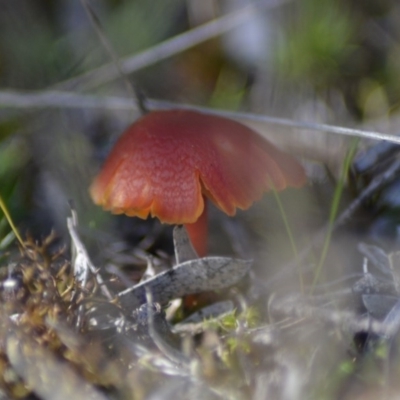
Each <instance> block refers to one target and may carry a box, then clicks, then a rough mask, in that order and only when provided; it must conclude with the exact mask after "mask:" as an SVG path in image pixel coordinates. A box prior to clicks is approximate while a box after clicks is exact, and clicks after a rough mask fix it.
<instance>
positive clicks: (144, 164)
mask: <svg viewBox="0 0 400 400" xmlns="http://www.w3.org/2000/svg"><path fill="white" fill-rule="evenodd" d="M305 181H306V177H305V173H304V170H303V168H302V166H301V165H300V164H299V163H298V162H297V161H296V160H295V159H294V158H293V157H291V156H290V155H288V154H285V153H284V152H282V151H280V150H279V149H277V148H276V147H275V146H273V145H272V144H271V143H269V142H268V141H266V140H265V139H263V138H262V137H261V136H259V135H258V134H257V133H255V132H254V131H253V130H251V129H250V128H248V127H246V126H245V125H243V124H241V123H239V122H236V121H233V120H230V119H227V118H223V117H219V116H214V115H208V114H202V113H200V112H195V111H188V110H170V111H154V112H151V113H149V114H147V115H145V116H143V117H142V118H140V119H139V120H138V121H137V122H135V123H134V124H132V125H131V126H130V127H129V128H128V129H127V130H126V131H125V132H124V133H123V134H122V135H121V137H120V138H119V140H118V141H117V143H116V144H115V146H114V148H113V149H112V151H111V153H110V155H109V156H108V158H107V160H106V162H105V165H104V166H103V168H102V170H101V172H100V174H99V175H98V176H97V177H96V179H95V180H94V182H93V184H92V186H91V187H90V194H91V196H92V198H93V200H94V202H95V203H96V204H98V205H101V206H102V207H103V208H104V209H106V210H109V211H111V212H112V213H114V214H122V213H123V214H127V215H129V216H137V217H140V218H147V217H148V216H149V215H151V216H153V217H158V218H159V219H160V221H161V222H165V223H170V224H187V223H193V222H195V221H196V220H197V219H198V218H199V216H200V215H201V213H202V212H203V209H204V198H203V195H204V196H206V197H208V198H210V199H211V201H213V202H214V204H215V205H216V206H217V207H218V208H220V209H221V210H222V211H224V212H225V213H226V214H228V215H234V214H235V212H236V208H240V209H247V208H248V207H250V206H251V204H252V203H253V202H254V201H256V200H259V199H260V198H261V196H262V194H263V193H264V192H265V191H267V190H268V189H272V188H274V189H275V190H283V189H285V188H286V187H287V186H294V187H300V186H302V185H303V184H304V183H305Z"/></svg>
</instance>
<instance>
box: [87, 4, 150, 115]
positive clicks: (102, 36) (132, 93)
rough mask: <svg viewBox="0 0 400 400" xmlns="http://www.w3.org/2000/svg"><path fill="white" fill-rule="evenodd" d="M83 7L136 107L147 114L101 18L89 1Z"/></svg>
mask: <svg viewBox="0 0 400 400" xmlns="http://www.w3.org/2000/svg"><path fill="white" fill-rule="evenodd" d="M81 3H82V6H83V8H84V9H85V11H86V14H87V15H88V17H89V19H90V22H91V23H92V25H93V28H94V30H95V31H96V33H97V36H98V37H99V39H100V41H101V43H102V45H103V47H104V48H105V50H106V51H107V53H108V54H109V56H110V57H111V59H112V61H113V63H114V65H115V67H116V68H117V71H118V74H119V77H120V78H121V79H122V80H123V81H124V82H125V86H126V89H127V91H128V93H129V94H130V97H131V98H132V100H133V99H134V101H135V105H137V107H138V108H139V110H140V111H141V113H142V114H145V113H146V112H147V111H148V110H147V108H146V105H145V100H146V99H145V97H144V96H143V95H142V93H141V92H140V90H139V89H138V87H137V86H136V85H135V84H134V83H133V82H131V81H129V79H128V77H127V76H126V75H125V74H124V72H123V71H122V65H121V62H120V59H119V57H118V55H117V54H116V53H115V51H114V49H113V47H112V45H111V43H110V41H109V40H108V38H107V37H106V35H105V34H104V30H103V28H102V26H101V22H100V20H99V18H98V17H97V15H96V13H95V12H94V10H93V8H92V6H91V5H90V3H89V1H88V0H81Z"/></svg>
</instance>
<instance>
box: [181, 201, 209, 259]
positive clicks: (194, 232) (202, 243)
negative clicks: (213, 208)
mask: <svg viewBox="0 0 400 400" xmlns="http://www.w3.org/2000/svg"><path fill="white" fill-rule="evenodd" d="M203 199H204V210H203V212H202V214H201V215H200V217H199V218H198V220H197V221H196V222H194V223H193V224H185V228H186V230H187V233H188V235H189V238H190V241H191V242H192V245H193V247H194V249H195V250H196V253H197V254H198V255H199V257H204V256H206V255H207V251H208V246H207V239H208V212H207V208H208V207H207V199H206V198H204V197H203Z"/></svg>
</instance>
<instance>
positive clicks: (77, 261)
mask: <svg viewBox="0 0 400 400" xmlns="http://www.w3.org/2000/svg"><path fill="white" fill-rule="evenodd" d="M71 212H72V216H71V217H68V218H67V226H68V231H69V234H70V237H71V241H72V245H73V250H74V253H75V254H74V257H73V267H74V274H75V277H76V279H77V280H78V281H79V282H80V283H81V284H82V285H83V286H84V285H85V284H86V281H87V279H88V274H89V271H90V272H91V273H92V274H94V276H95V277H96V281H97V283H98V284H99V286H100V289H101V291H102V293H103V294H104V296H105V297H106V298H107V299H108V300H112V299H113V296H112V294H111V293H110V291H109V290H108V288H107V286H106V284H105V282H104V281H103V278H102V277H101V275H100V274H99V272H98V270H97V269H96V268H95V266H94V265H93V264H92V261H91V260H90V258H89V255H88V253H87V251H86V248H85V246H84V245H83V243H82V241H81V240H80V237H79V235H78V232H77V230H76V228H77V215H76V212H75V210H71Z"/></svg>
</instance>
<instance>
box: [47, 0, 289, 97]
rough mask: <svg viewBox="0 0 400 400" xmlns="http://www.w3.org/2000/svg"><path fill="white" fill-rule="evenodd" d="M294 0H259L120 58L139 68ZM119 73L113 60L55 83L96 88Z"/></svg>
mask: <svg viewBox="0 0 400 400" xmlns="http://www.w3.org/2000/svg"><path fill="white" fill-rule="evenodd" d="M291 1H293V0H267V1H266V0H260V1H257V2H255V3H253V4H251V5H249V6H246V7H243V8H242V9H240V10H238V11H235V12H232V13H229V14H227V15H224V16H223V17H220V18H218V19H216V20H214V21H211V22H207V23H205V24H203V25H200V26H199V27H197V28H194V29H191V30H189V31H187V32H184V33H182V34H180V35H177V36H174V37H173V38H172V39H167V40H165V41H164V42H161V43H160V44H158V45H156V46H153V47H152V48H150V49H147V50H144V51H143V52H141V53H139V54H135V55H133V56H131V57H127V58H121V60H120V65H121V69H122V72H123V73H124V74H126V75H128V74H131V73H133V72H136V71H139V70H140V69H143V68H146V67H149V66H151V65H154V64H156V63H158V62H160V61H162V60H165V59H167V58H169V57H171V56H174V55H176V54H179V53H181V52H183V51H185V50H188V49H190V48H192V47H195V46H197V45H198V44H200V43H203V42H205V41H207V40H210V39H212V38H214V37H217V36H220V35H222V34H223V33H226V32H228V31H230V30H232V29H234V28H236V27H238V26H240V25H241V24H243V23H245V22H246V21H247V20H249V19H250V18H252V17H254V16H256V15H258V14H259V13H260V12H261V11H266V10H270V9H273V8H277V7H280V6H282V5H285V4H287V3H290V2H291ZM119 77H120V72H119V71H118V68H117V67H116V65H115V64H114V63H111V64H106V65H104V66H102V67H99V68H96V69H94V70H92V71H89V72H85V73H83V74H82V75H79V76H77V77H75V78H71V79H69V80H67V81H64V82H60V83H58V84H56V85H55V86H53V87H54V88H57V89H71V88H76V87H79V89H84V90H88V89H93V88H95V87H98V86H100V85H102V84H105V83H108V82H111V81H113V80H115V79H117V78H119Z"/></svg>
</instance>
